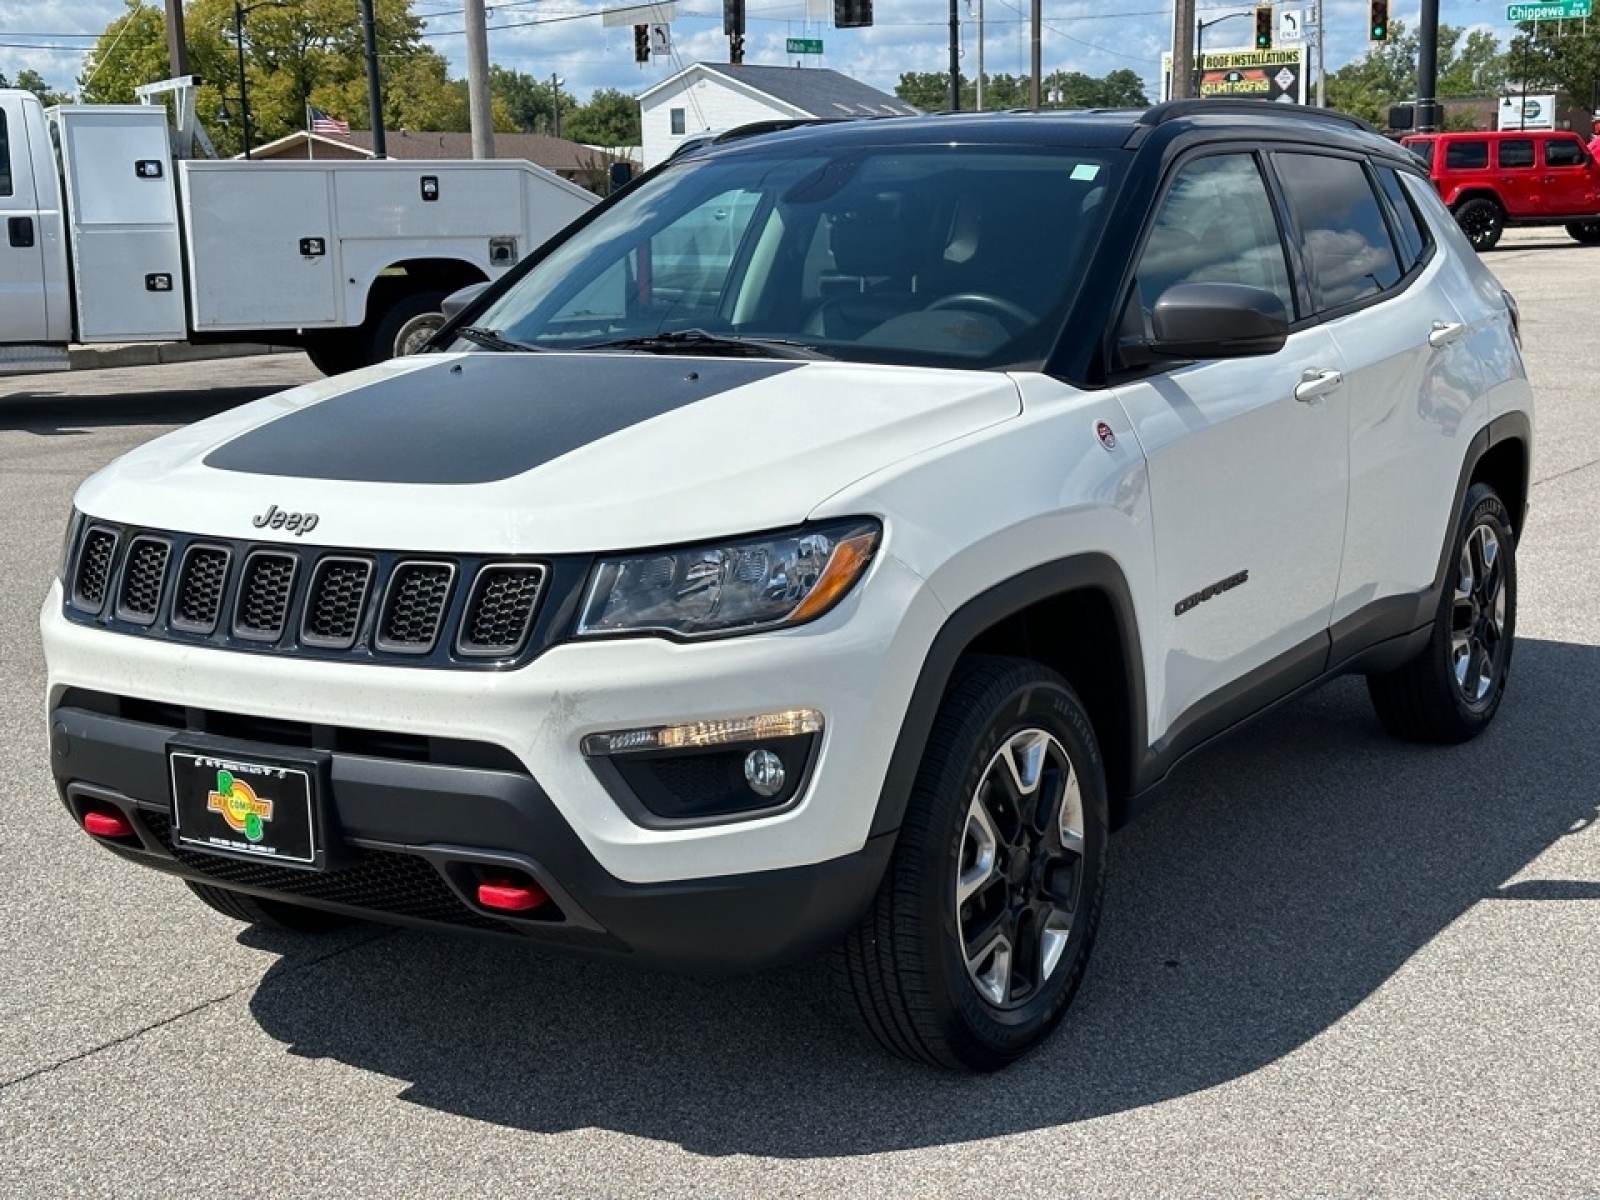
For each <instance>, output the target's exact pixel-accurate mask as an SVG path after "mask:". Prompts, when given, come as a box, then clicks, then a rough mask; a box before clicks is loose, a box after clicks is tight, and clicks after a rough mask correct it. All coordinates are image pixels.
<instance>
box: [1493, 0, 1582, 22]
mask: <svg viewBox="0 0 1600 1200" xmlns="http://www.w3.org/2000/svg"><path fill="white" fill-rule="evenodd" d="M1593 15H1594V0H1551V2H1550V3H1547V4H1508V5H1506V20H1508V21H1516V22H1521V21H1575V20H1577V19H1578V18H1580V17H1589V16H1593Z"/></svg>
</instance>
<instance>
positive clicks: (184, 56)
mask: <svg viewBox="0 0 1600 1200" xmlns="http://www.w3.org/2000/svg"><path fill="white" fill-rule="evenodd" d="M167 65H168V66H169V67H170V68H171V71H170V73H169V75H168V78H170V79H181V78H183V77H184V76H185V75H187V74H188V73H189V43H188V40H187V39H186V38H185V37H184V35H183V0H167Z"/></svg>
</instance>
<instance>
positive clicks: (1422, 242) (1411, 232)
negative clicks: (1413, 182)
mask: <svg viewBox="0 0 1600 1200" xmlns="http://www.w3.org/2000/svg"><path fill="white" fill-rule="evenodd" d="M1378 186H1379V187H1380V188H1381V189H1382V190H1383V194H1384V196H1386V197H1387V198H1388V201H1389V213H1390V216H1391V218H1392V220H1393V221H1394V232H1395V249H1396V250H1397V251H1398V252H1399V255H1400V269H1401V271H1409V270H1410V269H1411V268H1412V267H1414V266H1416V265H1417V263H1419V262H1421V261H1422V258H1423V256H1424V255H1425V254H1426V253H1427V250H1428V247H1429V246H1430V245H1431V244H1432V238H1431V237H1430V235H1429V233H1428V227H1427V224H1426V223H1425V222H1424V221H1423V220H1422V217H1421V216H1420V215H1418V213H1417V210H1416V207H1415V205H1413V204H1412V202H1411V197H1410V196H1408V195H1407V194H1406V189H1405V185H1404V184H1402V183H1401V182H1400V176H1399V174H1398V173H1397V172H1396V171H1395V170H1394V169H1393V168H1392V167H1379V168H1378Z"/></svg>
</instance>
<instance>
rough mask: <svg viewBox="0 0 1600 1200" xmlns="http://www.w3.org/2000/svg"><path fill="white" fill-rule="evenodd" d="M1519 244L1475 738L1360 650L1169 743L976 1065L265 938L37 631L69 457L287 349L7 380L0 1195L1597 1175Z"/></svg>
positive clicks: (1587, 744) (1571, 392) (1561, 462)
mask: <svg viewBox="0 0 1600 1200" xmlns="http://www.w3.org/2000/svg"><path fill="white" fill-rule="evenodd" d="M1502 246H1503V249H1501V250H1498V251H1496V252H1494V253H1492V254H1490V255H1488V256H1486V261H1487V262H1488V263H1489V265H1490V266H1491V267H1492V268H1493V269H1494V270H1495V271H1496V272H1497V273H1498V274H1499V275H1500V277H1501V279H1502V280H1503V281H1504V282H1505V283H1506V285H1507V286H1508V287H1509V288H1511V289H1512V291H1513V292H1514V293H1515V294H1516V295H1517V297H1518V299H1519V301H1520V302H1521V306H1522V313H1523V325H1524V333H1525V340H1526V349H1527V355H1528V362H1529V369H1530V372H1531V374H1532V377H1533V381H1534V385H1535V388H1536V391H1537V394H1538V399H1539V403H1540V410H1539V414H1538V430H1537V437H1538V450H1537V457H1536V461H1535V472H1534V474H1535V483H1534V486H1533V489H1532V511H1531V515H1530V518H1529V523H1528V529H1527V533H1526V536H1525V538H1524V540H1523V542H1522V543H1521V545H1520V547H1519V572H1520V584H1521V600H1520V613H1519V621H1518V645H1517V648H1516V653H1515V661H1514V666H1513V670H1512V678H1511V682H1510V691H1509V694H1508V697H1507V700H1506V703H1505V706H1504V708H1503V709H1502V711H1501V713H1500V715H1499V717H1498V718H1497V720H1496V722H1495V724H1494V726H1493V727H1492V729H1491V730H1490V731H1489V732H1488V733H1487V734H1486V735H1485V736H1483V737H1481V738H1479V739H1478V740H1477V741H1475V742H1473V743H1471V744H1470V745H1467V746H1464V747H1458V748H1453V749H1431V748H1419V747H1411V746H1403V745H1399V744H1396V743H1394V742H1391V741H1388V740H1386V739H1385V738H1384V736H1383V734H1382V733H1381V731H1380V730H1379V728H1378V725H1377V722H1376V720H1375V718H1374V717H1373V716H1372V713H1371V711H1370V709H1369V707H1368V704H1367V701H1366V696H1365V691H1364V688H1363V687H1362V685H1361V683H1360V682H1359V681H1356V680H1344V681H1340V682H1337V683H1335V684H1333V685H1331V686H1329V687H1327V688H1324V689H1323V690H1321V691H1319V692H1317V693H1315V694H1313V695H1311V696H1309V697H1307V698H1305V699H1303V700H1301V701H1298V702H1296V703H1294V704H1291V705H1289V706H1286V707H1285V708H1283V709H1281V710H1279V711H1277V712H1276V713H1274V714H1272V715H1271V716H1269V717H1268V718H1266V719H1264V720H1262V721H1261V722H1258V723H1257V724H1255V725H1253V726H1251V727H1250V728H1249V729H1247V730H1246V731H1245V732H1243V733H1241V734H1239V735H1237V736H1235V737H1234V738H1232V739H1231V740H1228V741H1226V742H1224V743H1222V744H1220V745H1218V746H1216V747H1214V748H1212V749H1210V750H1208V751H1205V752H1203V753H1202V754H1201V755H1198V756H1196V757H1195V758H1193V759H1191V760H1190V761H1189V762H1188V763H1187V764H1186V765H1185V767H1184V768H1183V770H1182V771H1181V773H1180V774H1179V775H1178V776H1177V777H1176V778H1175V779H1174V780H1173V782H1172V784H1171V786H1170V788H1169V790H1168V793H1167V796H1166V798H1165V801H1164V803H1162V804H1161V805H1160V806H1158V807H1156V808H1155V809H1154V810H1153V811H1151V812H1150V813H1148V814H1147V815H1146V816H1144V817H1142V818H1141V819H1140V820H1139V821H1137V822H1135V823H1134V824H1133V825H1132V826H1130V827H1129V828H1128V829H1126V830H1124V831H1122V832H1121V833H1119V834H1118V835H1117V836H1116V837H1114V838H1113V841H1112V845H1111V863H1112V875H1111V882H1110V884H1109V886H1108V892H1107V897H1106V903H1105V911H1104V920H1103V924H1102V932H1101V937H1100V941H1099V944H1098V945H1097V947H1096V950H1095V956H1094V961H1093V963H1092V964H1091V966H1090V969H1089V972H1088V976H1087V978H1086V981H1085V983H1084V986H1083V989H1082V991H1081V992H1080V993H1079V996H1078V999H1077V1001H1076V1003H1075V1004H1074V1007H1073V1011H1072V1013H1071V1014H1070V1015H1069V1017H1068V1020H1067V1023H1066V1024H1065V1025H1064V1026H1063V1027H1062V1029H1061V1030H1060V1032H1059V1033H1058V1034H1057V1036H1056V1037H1055V1038H1054V1039H1053V1040H1052V1041H1050V1042H1049V1043H1048V1044H1047V1045H1046V1046H1045V1047H1044V1048H1043V1049H1042V1050H1040V1051H1039V1052H1037V1053H1035V1054H1033V1055H1032V1056H1030V1057H1029V1058H1027V1059H1025V1060H1024V1061H1023V1062H1022V1063H1020V1064H1018V1065H1017V1066H1016V1067H1014V1068H1012V1069H1011V1070H1008V1071H1006V1072H1003V1073H1001V1074H999V1075H996V1076H992V1077H988V1078H977V1079H973V1078H962V1077H955V1076H950V1075H945V1074H941V1073H938V1072H934V1071H930V1070H924V1069H921V1068H917V1067H913V1066H910V1065H907V1064H904V1063H901V1062H898V1061H896V1060H893V1059H890V1058H888V1057H886V1056H884V1055H883V1054H882V1053H881V1052H880V1051H879V1050H878V1049H877V1048H876V1047H875V1046H873V1045H872V1044H870V1043H868V1042H867V1041H865V1040H864V1039H862V1038H861V1037H859V1036H858V1035H856V1034H855V1033H854V1032H853V1031H852V1030H851V1029H849V1028H848V1027H847V1026H845V1025H844V1024H843V1023H842V1022H841V1021H840V1020H839V1019H838V1018H837V1017H836V1015H835V1013H834V1010H833V1008H832V1003H831V998H830V996H829V995H828V991H827V988H826V986H825V980H824V979H822V978H821V976H820V973H819V972H817V971H816V970H813V969H809V968H797V969H794V970H789V971H785V972H781V973H777V974H770V975H765V976H759V977H755V978H747V979H733V980H698V979H683V978H676V977H670V976H663V975H649V974H643V973H640V972H637V971H634V970H630V969H628V968H626V967H623V966H617V965H612V964H600V963H590V962H583V961H572V960H566V959H560V958H553V957H545V956H542V955H537V954H530V953H528V952H527V951H526V950H523V949H521V948H519V947H516V946H502V945H500V944H498V943H487V942H477V941H471V940H465V939H459V938H447V937H443V936H433V935H425V934H418V933H413V932H404V931H396V930H390V929H386V928H382V927H378V926H371V927H363V928H359V929H356V930H354V931H353V932H346V933H340V934H337V935H332V936H326V937H305V936H291V935H284V934H269V933H265V932H261V931H255V930H247V929H244V928H243V927H241V926H239V925H238V924H236V923H234V922H231V921H229V920H227V919H225V918H223V917H220V916H218V915H216V914H214V913H212V912H210V911H209V910H207V909H205V908H203V907H201V906H200V905H199V904H198V902H196V901H194V900H193V899H192V898H191V897H190V896H189V895H188V893H187V892H186V891H185V890H184V888H183V886H182V885H181V884H180V883H178V882H177V881H175V880H173V879H170V878H168V877H165V876H161V875H158V874H155V873H153V872H149V871H146V870H142V869H139V868H135V867H132V866H129V865H127V864H124V863H122V862H121V861H119V860H117V859H115V858H113V857H112V856H111V855H109V854H106V853H105V852H103V851H101V850H100V849H99V848H98V847H95V846H93V845H91V844H90V843H89V842H88V839H87V838H85V837H84V836H82V835H81V834H80V833H78V832H77V831H76V830H75V829H74V828H73V826H72V823H71V821H70V820H69V818H68V817H67V816H66V814H65V813H64V811H63V810H62V808H61V806H60V804H59V802H58V801H57V800H56V799H55V796H54V794H53V790H52V787H51V784H50V776H49V771H48V767H47V760H46V746H45V736H44V735H45V729H44V719H43V692H44V668H43V662H42V658H41V654H40V650H39V643H38V633H37V629H36V616H37V611H38V606H39V602H40V600H41V598H42V596H43V595H44V592H45V590H46V587H47V585H48V582H49V579H50V577H51V574H52V572H53V571H54V569H55V564H56V560H57V555H58V552H59V547H60V538H61V533H62V529H63V525H64V521H65V517H66V514H67V510H68V505H69V503H70V498H71V495H72V491H73V488H74V487H75V486H76V484H77V482H78V481H79V480H80V479H82V478H83V476H84V475H85V474H87V473H88V472H90V471H92V470H93V469H94V468H96V467H97V466H99V465H100V464H102V463H104V462H106V461H108V460H109V459H111V458H112V457H114V456H115V455H116V454H118V453H120V452H121V451H123V450H124V449H126V448H128V447H130V446H133V445H136V444H138V443H140V442H142V441H144V440H146V439H148V438H150V437H152V436H154V435H156V434H158V433H160V432H162V431H164V430H166V429H169V428H172V427H174V426H175V425H179V424H182V423H185V422H188V421H192V420H195V419H198V418H200V417H203V416H205V415H207V414H209V413H212V412H216V411H220V410H221V409H223V408H226V407H229V406H231V405H233V404H236V403H239V402H241V401H243V400H245V399H248V398H250V397H252V396H257V395H262V394H266V393H267V392H270V391H273V390H276V389H278V388H281V387H285V386H288V385H290V384H293V383H296V382H300V381H302V380H306V379H311V378H314V377H316V373H315V371H314V370H313V369H312V368H311V367H310V365H309V364H308V363H307V362H306V360H305V359H304V357H303V356H300V355H273V356H267V357H258V358H251V359H241V360H235V361H230V362H225V363H191V364H186V365H180V366H155V367H145V368H138V369H133V370H122V371H97V372H93V373H89V374H83V375H65V376H33V377H28V378H27V379H16V380H4V379H0V510H3V512H4V514H5V515H4V520H3V521H0V681H3V687H0V1194H4V1195H7V1196H11V1195H18V1196H21V1195H27V1196H30V1197H31V1196H51V1195H97V1196H113V1195H114V1196H119V1197H120V1196H156V1195H163V1196H164V1195H203V1194H215V1195H226V1196H229V1197H254V1196H262V1197H269V1196H270V1197H278V1196H300V1195H326V1194H338V1195H371V1196H385V1197H389V1196H409V1195H428V1196H434V1195H439V1196H450V1195H473V1196H500V1195H511V1194H513V1193H520V1194H526V1195H535V1196H635V1195H638V1196H646V1195H648V1196H768V1195H805V1196H812V1195H830V1196H852V1197H854V1196H867V1195H883V1196H891V1195H892V1196H947V1195H948V1196H969V1195H970V1196H985V1197H993V1196H1000V1195H1026V1196H1034V1195H1051V1196H1069V1195H1070V1196H1080V1195H1081V1196H1156V1195H1160V1196H1168V1195H1229V1196H1231V1195H1244V1194H1249V1195H1274V1196H1276V1195H1318V1196H1322V1195H1338V1196H1343V1195H1356V1194H1360V1195H1386V1196H1405V1197H1412V1196H1430V1195H1437V1196H1464V1195H1482V1196H1580V1195H1600V1137H1597V1136H1596V1131H1597V1130H1600V831H1597V828H1596V824H1595V818H1596V815H1597V805H1600V786H1597V784H1596V780H1597V779H1600V599H1597V597H1600V554H1597V553H1596V550H1595V541H1596V537H1597V535H1600V387H1597V385H1596V384H1595V382H1594V381H1595V380H1596V379H1597V378H1600V349H1597V347H1596V341H1595V338H1594V336H1593V332H1592V325H1593V320H1594V318H1593V312H1594V309H1595V306H1596V303H1597V302H1600V283H1597V282H1596V281H1597V280H1600V247H1579V246H1577V245H1575V244H1574V243H1572V242H1571V241H1570V240H1568V239H1567V238H1566V237H1565V235H1564V234H1562V233H1561V231H1560V230H1551V231H1543V230H1536V231H1513V232H1512V233H1510V234H1508V235H1507V237H1506V239H1505V241H1504V242H1503V243H1502Z"/></svg>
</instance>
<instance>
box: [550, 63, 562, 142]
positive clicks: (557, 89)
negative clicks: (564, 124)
mask: <svg viewBox="0 0 1600 1200" xmlns="http://www.w3.org/2000/svg"><path fill="white" fill-rule="evenodd" d="M550 107H551V108H552V109H553V110H554V111H553V112H552V113H551V116H550V132H551V133H553V134H555V135H556V136H557V137H560V136H561V76H559V75H557V74H556V73H555V72H554V71H551V72H550Z"/></svg>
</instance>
